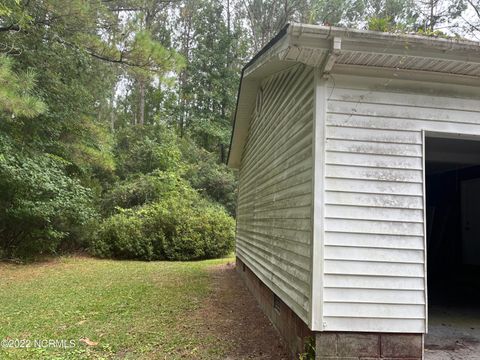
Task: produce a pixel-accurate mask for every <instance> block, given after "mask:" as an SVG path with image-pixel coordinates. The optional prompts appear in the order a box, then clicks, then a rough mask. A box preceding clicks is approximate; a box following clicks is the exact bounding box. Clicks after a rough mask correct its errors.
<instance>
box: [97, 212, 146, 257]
mask: <svg viewBox="0 0 480 360" xmlns="http://www.w3.org/2000/svg"><path fill="white" fill-rule="evenodd" d="M96 236H97V239H96V241H95V242H93V243H92V251H93V253H94V254H96V255H97V256H100V257H112V258H117V259H139V260H152V259H153V258H154V251H153V244H152V241H151V239H150V238H148V237H145V236H144V232H143V221H142V219H140V218H138V217H136V216H135V214H133V213H121V214H116V215H113V216H111V217H109V218H108V219H106V220H105V221H103V223H102V224H101V225H100V227H99V229H98V231H97V234H96Z"/></svg>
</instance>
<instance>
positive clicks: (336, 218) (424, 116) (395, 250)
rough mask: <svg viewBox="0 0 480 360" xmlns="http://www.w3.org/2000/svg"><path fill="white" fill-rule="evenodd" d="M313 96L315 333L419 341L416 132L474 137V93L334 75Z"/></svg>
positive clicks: (420, 193) (479, 104)
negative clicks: (321, 102) (317, 131)
mask: <svg viewBox="0 0 480 360" xmlns="http://www.w3.org/2000/svg"><path fill="white" fill-rule="evenodd" d="M317 86H319V87H322V86H325V89H324V90H317V92H322V93H324V94H325V96H326V97H327V100H326V108H325V109H324V112H323V113H322V112H319V114H317V120H316V121H317V126H318V122H322V121H323V122H324V124H325V128H324V132H325V139H324V140H323V139H322V141H324V147H325V154H324V157H320V158H316V166H317V167H320V168H322V169H324V175H325V176H324V183H323V191H320V192H318V193H317V195H316V196H317V197H322V198H323V201H320V202H323V203H324V214H325V218H324V227H323V234H322V236H321V238H320V240H321V241H323V244H322V245H321V246H322V249H321V251H319V252H318V254H323V257H324V258H323V259H314V263H317V264H318V265H317V267H318V269H317V270H316V271H315V272H319V273H321V274H322V277H321V278H323V285H322V287H321V290H320V291H318V292H317V293H314V295H313V296H314V300H313V302H314V304H316V306H318V307H321V308H319V309H316V311H314V313H316V314H317V315H316V316H317V318H316V319H315V320H316V321H314V323H318V324H321V327H318V328H316V330H326V331H329V330H330V331H372V332H376V331H379V332H380V331H381V332H413V333H423V332H426V329H427V327H426V322H427V299H426V296H427V294H426V278H425V277H426V267H425V258H426V256H425V255H426V254H425V252H426V249H425V225H424V219H425V215H424V207H425V205H424V204H425V199H424V196H425V194H424V184H423V183H424V173H423V171H424V162H423V131H432V132H451V133H464V134H472V135H480V101H479V100H480V91H479V89H478V87H476V88H474V87H467V86H459V85H445V84H433V83H431V84H428V83H424V82H414V81H402V80H395V79H394V80H392V79H382V78H367V77H360V76H351V75H349V76H346V75H339V74H337V75H332V76H331V77H330V79H329V81H328V83H327V84H326V85H322V83H321V82H319V83H318V84H317ZM317 202H318V201H317ZM316 241H317V240H316ZM320 281H322V280H320ZM315 296H320V297H321V299H316V298H315Z"/></svg>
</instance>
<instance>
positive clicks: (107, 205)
mask: <svg viewBox="0 0 480 360" xmlns="http://www.w3.org/2000/svg"><path fill="white" fill-rule="evenodd" d="M191 191H193V190H192V189H191V188H190V186H189V185H188V183H187V182H186V181H185V180H183V179H182V178H181V177H180V176H179V175H177V174H176V173H175V172H167V171H161V170H155V171H153V172H152V173H151V174H136V175H135V176H131V177H129V178H128V179H126V180H123V181H120V182H119V183H118V184H116V186H115V187H114V188H113V189H111V190H110V191H108V192H107V193H106V194H104V196H103V199H102V204H101V207H102V211H103V213H104V214H107V215H110V214H112V213H114V212H115V210H116V209H117V208H122V209H131V208H134V207H138V206H142V205H145V204H149V203H152V202H155V201H158V200H159V199H161V198H163V197H165V196H172V194H178V195H180V194H181V195H182V196H190V195H189V194H188V193H189V192H191Z"/></svg>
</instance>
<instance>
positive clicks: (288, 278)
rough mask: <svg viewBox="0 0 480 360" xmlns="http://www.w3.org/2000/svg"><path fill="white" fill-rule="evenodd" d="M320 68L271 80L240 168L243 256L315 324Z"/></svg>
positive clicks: (265, 87) (297, 68)
mask: <svg viewBox="0 0 480 360" xmlns="http://www.w3.org/2000/svg"><path fill="white" fill-rule="evenodd" d="M313 93H314V83H313V71H312V69H311V68H308V67H306V66H303V65H296V66H294V67H292V68H290V69H288V70H286V71H283V72H281V73H278V74H274V75H272V76H270V77H269V78H267V79H266V80H264V81H263V83H262V86H261V90H260V91H259V95H258V96H257V107H256V109H255V111H254V114H253V115H252V119H251V123H250V130H249V135H248V139H247V143H246V145H245V148H244V152H243V155H242V162H241V168H240V172H239V194H238V207H237V237H236V241H237V242H236V244H237V245H236V250H237V255H238V256H239V257H240V258H241V260H242V261H244V262H245V263H246V264H247V266H248V267H249V268H250V269H251V270H252V271H253V272H254V273H255V274H256V275H257V276H258V277H259V278H260V279H261V280H262V281H263V282H264V283H265V284H266V285H267V286H268V287H269V288H270V289H271V290H272V291H273V292H274V293H275V294H276V295H278V296H279V297H280V298H281V299H282V300H283V301H284V302H285V303H286V304H287V305H288V306H289V307H290V308H291V309H292V310H293V311H294V312H295V313H296V314H297V315H298V316H299V317H300V318H301V319H302V320H304V321H305V322H306V323H308V317H309V312H310V292H311V239H312V233H311V230H312V222H311V212H312V167H313V160H312V129H313V101H314V97H313Z"/></svg>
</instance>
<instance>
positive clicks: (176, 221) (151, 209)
mask: <svg viewBox="0 0 480 360" xmlns="http://www.w3.org/2000/svg"><path fill="white" fill-rule="evenodd" d="M234 229H235V223H234V220H233V219H232V218H231V217H230V216H229V215H228V214H227V213H226V212H225V210H224V209H223V208H222V207H221V206H218V205H213V204H211V203H209V202H207V201H205V200H202V199H201V198H200V197H199V196H198V195H196V194H194V195H191V196H190V197H180V196H177V195H176V194H175V195H173V196H166V197H164V198H163V199H161V200H160V201H158V202H155V203H152V204H148V205H145V206H143V207H141V208H137V209H131V210H126V211H123V212H122V213H120V214H116V215H113V216H111V217H110V218H108V219H107V220H105V221H104V222H103V223H102V224H101V225H100V227H99V230H98V231H97V233H96V236H94V238H93V243H92V246H91V250H92V253H93V254H94V255H97V256H101V257H113V258H120V259H140V260H199V259H209V258H217V257H221V256H225V255H227V254H228V253H230V252H231V251H232V250H233V244H234V234H235V232H234Z"/></svg>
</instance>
